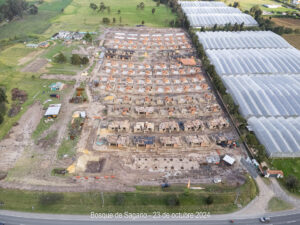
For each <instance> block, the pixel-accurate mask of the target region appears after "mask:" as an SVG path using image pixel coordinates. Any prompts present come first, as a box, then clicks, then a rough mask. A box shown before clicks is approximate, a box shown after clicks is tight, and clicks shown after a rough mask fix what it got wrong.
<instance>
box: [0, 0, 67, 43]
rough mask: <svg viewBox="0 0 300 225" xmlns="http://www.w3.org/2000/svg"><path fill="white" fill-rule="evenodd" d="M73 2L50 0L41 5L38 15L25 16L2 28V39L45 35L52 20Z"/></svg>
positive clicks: (0, 30)
mask: <svg viewBox="0 0 300 225" xmlns="http://www.w3.org/2000/svg"><path fill="white" fill-rule="evenodd" d="M71 1H72V0H63V1H62V0H49V1H44V3H43V4H41V5H39V6H38V7H39V12H38V14H37V15H25V16H24V17H23V19H20V20H15V21H12V22H9V23H7V24H5V25H3V26H1V27H0V39H5V38H14V37H15V36H18V37H23V36H28V35H34V34H42V33H44V32H45V31H46V30H47V29H48V28H49V27H50V26H51V20H52V19H54V18H55V17H57V16H58V15H59V14H60V13H61V9H62V8H65V7H66V6H67V5H69V4H70V2H71Z"/></svg>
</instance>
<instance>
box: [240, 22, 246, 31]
mask: <svg viewBox="0 0 300 225" xmlns="http://www.w3.org/2000/svg"><path fill="white" fill-rule="evenodd" d="M244 25H245V23H244V22H242V23H241V25H240V30H241V31H242V30H244Z"/></svg>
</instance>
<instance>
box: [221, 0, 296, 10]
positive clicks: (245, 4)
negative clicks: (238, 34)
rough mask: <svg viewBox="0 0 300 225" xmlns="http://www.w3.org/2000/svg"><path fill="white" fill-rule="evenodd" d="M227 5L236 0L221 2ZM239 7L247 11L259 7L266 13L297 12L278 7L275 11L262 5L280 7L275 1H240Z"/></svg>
mask: <svg viewBox="0 0 300 225" xmlns="http://www.w3.org/2000/svg"><path fill="white" fill-rule="evenodd" d="M223 1H224V2H225V3H226V4H227V5H228V4H230V3H232V4H233V3H234V2H236V0H223ZM238 2H239V3H240V5H241V10H249V9H251V8H252V7H253V6H255V5H258V6H260V8H261V9H262V10H263V11H267V12H272V11H273V12H293V11H294V12H297V10H295V9H289V8H285V7H280V8H277V9H270V8H266V7H264V6H263V5H264V4H267V5H282V4H281V3H279V2H276V1H272V0H240V1H238Z"/></svg>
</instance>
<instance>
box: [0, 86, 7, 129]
mask: <svg viewBox="0 0 300 225" xmlns="http://www.w3.org/2000/svg"><path fill="white" fill-rule="evenodd" d="M6 103H7V96H6V93H5V88H3V87H0V124H1V123H3V121H4V115H5V112H6V105H5V104H6Z"/></svg>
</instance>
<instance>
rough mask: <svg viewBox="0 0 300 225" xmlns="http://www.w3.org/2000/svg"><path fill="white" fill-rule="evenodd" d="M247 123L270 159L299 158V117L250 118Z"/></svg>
mask: <svg viewBox="0 0 300 225" xmlns="http://www.w3.org/2000/svg"><path fill="white" fill-rule="evenodd" d="M248 123H249V125H250V126H251V128H252V129H253V131H254V132H255V134H256V135H257V137H258V139H259V141H260V142H261V143H262V144H263V145H265V147H266V150H267V153H268V155H269V156H270V157H299V156H300V117H289V118H284V117H276V118H275V117H268V118H266V117H259V118H257V117H251V118H249V119H248Z"/></svg>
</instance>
